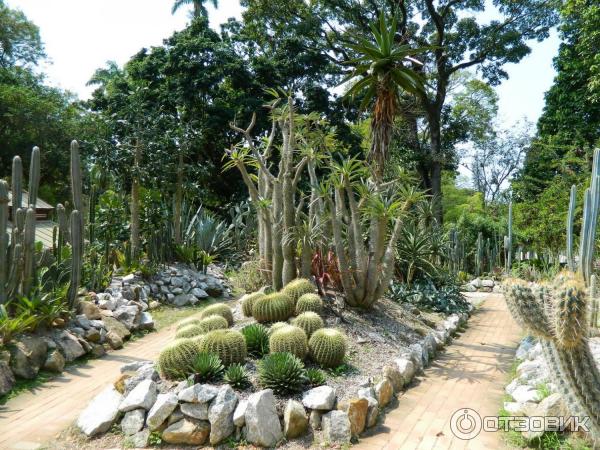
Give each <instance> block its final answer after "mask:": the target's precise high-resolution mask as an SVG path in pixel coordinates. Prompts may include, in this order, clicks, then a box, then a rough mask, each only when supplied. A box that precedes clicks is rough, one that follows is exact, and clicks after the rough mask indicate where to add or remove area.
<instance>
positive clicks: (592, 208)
mask: <svg viewBox="0 0 600 450" xmlns="http://www.w3.org/2000/svg"><path fill="white" fill-rule="evenodd" d="M599 156H600V149H596V150H595V151H594V161H593V164H592V175H591V185H590V187H589V188H588V189H586V191H585V197H584V202H583V223H582V227H581V236H580V244H579V266H580V269H579V270H580V271H581V273H582V274H583V279H584V280H585V282H586V283H588V284H589V282H590V277H591V275H592V265H593V261H594V249H595V242H596V227H597V223H598V211H599V208H600V164H599V163H598V158H599Z"/></svg>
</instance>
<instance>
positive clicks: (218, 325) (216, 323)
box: [198, 314, 229, 333]
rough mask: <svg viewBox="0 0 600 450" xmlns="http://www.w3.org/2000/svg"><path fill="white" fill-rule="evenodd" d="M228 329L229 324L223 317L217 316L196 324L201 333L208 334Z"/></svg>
mask: <svg viewBox="0 0 600 450" xmlns="http://www.w3.org/2000/svg"><path fill="white" fill-rule="evenodd" d="M228 327H229V322H227V319H226V318H225V317H223V316H219V315H217V314H213V315H210V316H208V317H205V318H204V319H202V320H201V321H200V322H199V323H198V328H200V329H201V330H202V333H208V332H209V331H213V330H224V329H225V328H228Z"/></svg>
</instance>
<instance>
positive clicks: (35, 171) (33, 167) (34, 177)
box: [29, 147, 40, 209]
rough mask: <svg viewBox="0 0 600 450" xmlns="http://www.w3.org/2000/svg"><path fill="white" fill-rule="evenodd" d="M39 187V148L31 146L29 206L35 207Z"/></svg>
mask: <svg viewBox="0 0 600 450" xmlns="http://www.w3.org/2000/svg"><path fill="white" fill-rule="evenodd" d="M39 187H40V148H39V147H33V150H32V151H31V162H30V163H29V206H30V207H32V208H34V209H35V205H36V204H37V198H38V191H39Z"/></svg>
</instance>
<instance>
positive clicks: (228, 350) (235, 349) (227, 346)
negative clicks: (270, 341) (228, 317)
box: [199, 330, 247, 367]
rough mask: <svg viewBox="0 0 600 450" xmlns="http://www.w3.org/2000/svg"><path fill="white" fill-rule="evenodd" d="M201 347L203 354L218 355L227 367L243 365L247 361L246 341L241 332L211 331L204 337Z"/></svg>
mask: <svg viewBox="0 0 600 450" xmlns="http://www.w3.org/2000/svg"><path fill="white" fill-rule="evenodd" d="M199 347H200V350H201V351H203V352H207V353H214V354H216V355H218V356H219V358H220V359H221V361H222V362H223V364H224V365H225V366H226V367H227V366H230V365H231V364H234V363H240V364H241V363H243V362H244V360H245V359H246V354H247V349H246V340H245V339H244V336H243V335H242V333H240V332H239V331H235V330H214V331H210V332H209V333H207V334H205V335H204V336H203V337H202V339H201V340H200V342H199Z"/></svg>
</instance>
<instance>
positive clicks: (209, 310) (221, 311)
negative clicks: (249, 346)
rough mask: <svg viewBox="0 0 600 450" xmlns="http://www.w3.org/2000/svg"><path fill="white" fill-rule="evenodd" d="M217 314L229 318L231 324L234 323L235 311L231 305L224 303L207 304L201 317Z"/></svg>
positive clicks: (228, 321)
mask: <svg viewBox="0 0 600 450" xmlns="http://www.w3.org/2000/svg"><path fill="white" fill-rule="evenodd" d="M215 314H216V315H217V316H221V317H224V318H225V319H227V323H228V324H229V326H231V325H233V312H232V311H231V308H230V307H229V306H227V305H225V304H223V303H215V304H214V305H210V306H207V307H206V308H204V309H203V310H202V313H200V318H201V319H206V318H207V317H209V316H212V315H215Z"/></svg>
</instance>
